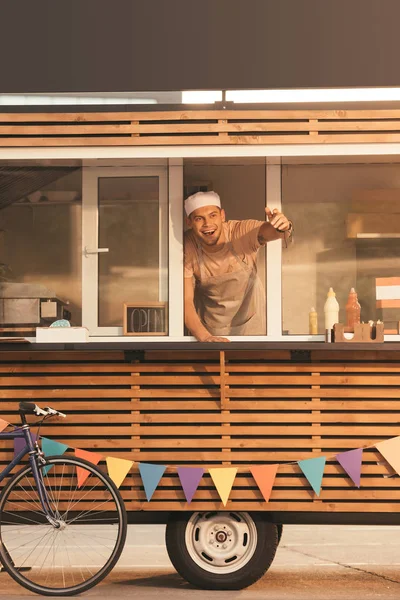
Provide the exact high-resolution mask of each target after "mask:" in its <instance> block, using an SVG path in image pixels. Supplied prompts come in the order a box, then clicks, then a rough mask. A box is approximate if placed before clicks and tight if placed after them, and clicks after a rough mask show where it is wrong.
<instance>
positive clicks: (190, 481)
mask: <svg viewBox="0 0 400 600" xmlns="http://www.w3.org/2000/svg"><path fill="white" fill-rule="evenodd" d="M203 473H204V469H202V468H201V467H178V475H179V479H180V481H181V485H182V489H183V491H184V494H185V498H186V502H187V503H188V504H190V503H191V501H192V498H193V496H194V494H195V492H196V490H197V488H198V487H199V483H200V480H201V478H202V477H203Z"/></svg>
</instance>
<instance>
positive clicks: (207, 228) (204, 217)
mask: <svg viewBox="0 0 400 600" xmlns="http://www.w3.org/2000/svg"><path fill="white" fill-rule="evenodd" d="M224 221H225V212H224V211H223V210H222V209H220V208H219V207H218V206H202V207H201V208H197V209H196V210H194V211H193V212H192V213H191V215H190V216H189V218H188V224H189V227H191V228H192V230H193V233H194V234H195V236H196V237H197V238H198V239H199V240H200V241H201V242H202V243H203V244H206V245H207V246H215V244H217V243H218V241H219V239H220V237H221V234H222V223H223V222H224Z"/></svg>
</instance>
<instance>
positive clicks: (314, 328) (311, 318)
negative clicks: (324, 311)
mask: <svg viewBox="0 0 400 600" xmlns="http://www.w3.org/2000/svg"><path fill="white" fill-rule="evenodd" d="M308 325H309V332H310V335H317V333H318V314H317V311H316V310H315V308H314V307H312V309H311V310H310V314H309V315H308Z"/></svg>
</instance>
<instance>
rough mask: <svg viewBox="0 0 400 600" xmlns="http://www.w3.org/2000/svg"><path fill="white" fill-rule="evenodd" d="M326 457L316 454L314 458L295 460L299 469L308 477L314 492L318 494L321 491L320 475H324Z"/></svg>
mask: <svg viewBox="0 0 400 600" xmlns="http://www.w3.org/2000/svg"><path fill="white" fill-rule="evenodd" d="M325 463H326V458H325V456H317V457H316V458H307V459H305V460H299V461H297V464H298V465H299V467H300V469H301V470H302V471H303V473H304V475H305V476H306V478H307V479H308V483H309V484H310V485H311V487H312V489H313V490H314V492H315V493H316V494H317V496H319V494H320V491H321V483H322V477H323V475H324V468H325Z"/></svg>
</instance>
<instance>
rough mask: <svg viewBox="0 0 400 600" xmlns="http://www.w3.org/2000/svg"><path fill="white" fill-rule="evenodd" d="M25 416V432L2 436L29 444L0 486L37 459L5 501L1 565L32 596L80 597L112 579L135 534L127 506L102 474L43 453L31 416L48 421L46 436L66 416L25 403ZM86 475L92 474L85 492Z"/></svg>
mask: <svg viewBox="0 0 400 600" xmlns="http://www.w3.org/2000/svg"><path fill="white" fill-rule="evenodd" d="M19 414H20V417H21V423H22V426H21V427H17V428H15V429H14V431H10V432H2V433H0V440H10V439H18V438H23V439H24V440H25V444H26V445H25V447H24V448H23V449H22V450H21V451H20V452H19V453H18V454H17V456H15V457H14V459H13V460H12V461H11V462H10V463H9V465H8V466H7V467H6V468H5V469H4V470H3V471H2V472H1V473H0V482H1V481H2V480H3V479H4V478H5V477H7V475H9V474H10V473H11V471H12V470H13V469H14V467H16V466H17V465H19V464H20V463H21V461H22V459H23V457H24V456H25V455H26V454H28V455H29V464H28V465H26V466H24V467H23V468H22V469H21V470H20V471H19V472H18V473H16V474H15V475H14V476H13V477H12V478H11V479H10V480H9V481H8V482H7V483H6V485H5V487H4V489H3V490H2V493H1V496H0V562H1V564H2V565H3V568H4V570H5V571H7V572H8V573H9V575H11V577H12V578H13V579H14V580H15V581H17V582H18V583H19V584H20V585H22V586H23V587H25V588H26V589H28V590H30V591H32V592H36V593H37V594H42V595H45V596H71V595H75V594H79V593H81V592H84V591H86V590H88V589H90V588H91V587H93V586H95V585H96V584H97V583H99V582H100V581H101V580H102V579H104V577H106V575H108V573H109V572H110V571H111V569H112V568H113V567H114V566H115V564H116V562H117V560H118V559H119V557H120V555H121V552H122V550H123V547H124V544H125V539H126V533H127V516H126V510H125V505H124V502H123V500H122V498H121V494H120V493H119V491H118V489H117V487H116V486H115V484H114V483H113V481H112V480H111V479H110V478H109V477H108V475H106V474H105V473H103V471H102V470H101V469H100V467H98V466H96V465H94V464H92V463H90V462H87V461H86V460H83V459H81V458H75V457H68V456H49V457H48V456H45V455H44V454H43V452H42V451H41V449H40V447H39V445H38V443H37V441H36V440H34V438H33V436H32V433H31V430H30V425H29V424H28V423H27V421H26V415H27V414H35V415H36V416H38V417H42V419H41V420H40V421H39V422H38V426H39V430H40V426H41V425H42V423H43V422H44V421H45V420H46V419H48V418H50V417H55V416H59V417H65V416H66V415H65V414H64V413H61V412H59V411H57V410H55V409H53V408H50V407H46V408H44V409H42V408H40V407H39V406H37V405H36V404H33V403H30V402H20V404H19ZM38 433H39V431H38ZM78 468H80V469H84V470H86V471H88V472H89V476H88V477H87V478H86V481H85V482H84V483H82V482H81V483H82V485H78V479H77V477H78V475H77V473H78ZM80 473H83V472H82V471H80ZM85 475H86V473H85Z"/></svg>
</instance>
